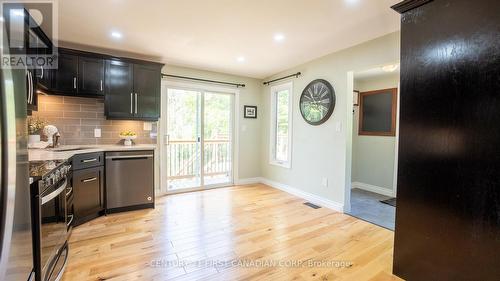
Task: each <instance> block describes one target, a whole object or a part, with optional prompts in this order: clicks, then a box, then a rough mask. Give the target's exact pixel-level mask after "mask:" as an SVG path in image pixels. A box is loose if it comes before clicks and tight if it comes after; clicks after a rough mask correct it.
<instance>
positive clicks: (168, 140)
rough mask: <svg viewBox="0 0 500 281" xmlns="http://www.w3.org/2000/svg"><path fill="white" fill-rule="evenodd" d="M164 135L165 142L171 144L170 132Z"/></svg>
mask: <svg viewBox="0 0 500 281" xmlns="http://www.w3.org/2000/svg"><path fill="white" fill-rule="evenodd" d="M164 137H165V139H164V141H165V144H166V145H170V135H169V134H166V135H165V136H164Z"/></svg>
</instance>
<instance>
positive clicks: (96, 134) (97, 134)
mask: <svg viewBox="0 0 500 281" xmlns="http://www.w3.org/2000/svg"><path fill="white" fill-rule="evenodd" d="M94 137H95V138H100V137H101V129H94Z"/></svg>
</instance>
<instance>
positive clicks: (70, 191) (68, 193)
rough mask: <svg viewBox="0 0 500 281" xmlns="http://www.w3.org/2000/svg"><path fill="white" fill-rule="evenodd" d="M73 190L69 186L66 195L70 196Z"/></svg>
mask: <svg viewBox="0 0 500 281" xmlns="http://www.w3.org/2000/svg"><path fill="white" fill-rule="evenodd" d="M72 192H73V187H70V188H69V190H68V191H66V197H68V196H70V195H71V193H72Z"/></svg>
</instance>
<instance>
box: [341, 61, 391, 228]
mask: <svg viewBox="0 0 500 281" xmlns="http://www.w3.org/2000/svg"><path fill="white" fill-rule="evenodd" d="M353 89H354V91H353V110H352V117H351V118H352V124H353V125H352V140H351V151H352V153H351V174H350V183H351V184H350V188H349V190H348V192H350V196H349V197H348V198H350V210H349V211H348V213H349V214H350V215H352V216H355V217H357V218H360V219H363V220H365V221H368V222H371V223H374V224H377V225H379V226H382V227H385V228H388V229H391V230H394V225H395V213H396V208H395V206H396V183H397V154H398V149H397V146H398V134H399V132H398V131H399V129H398V128H399V126H398V122H399V64H398V63H392V64H388V65H384V66H380V67H375V68H370V69H366V70H363V71H359V72H354V74H353Z"/></svg>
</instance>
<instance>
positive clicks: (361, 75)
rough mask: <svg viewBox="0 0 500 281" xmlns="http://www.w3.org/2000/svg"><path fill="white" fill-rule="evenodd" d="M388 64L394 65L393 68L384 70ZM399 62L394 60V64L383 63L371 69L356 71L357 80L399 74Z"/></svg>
mask: <svg viewBox="0 0 500 281" xmlns="http://www.w3.org/2000/svg"><path fill="white" fill-rule="evenodd" d="M385 66H387V67H389V68H391V67H394V68H393V69H391V70H384V67H385ZM399 69H400V68H399V63H398V62H394V63H392V64H387V65H381V66H379V67H373V68H370V69H366V70H362V71H358V72H355V73H354V79H355V80H370V79H374V78H384V77H391V76H394V75H399Z"/></svg>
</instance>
